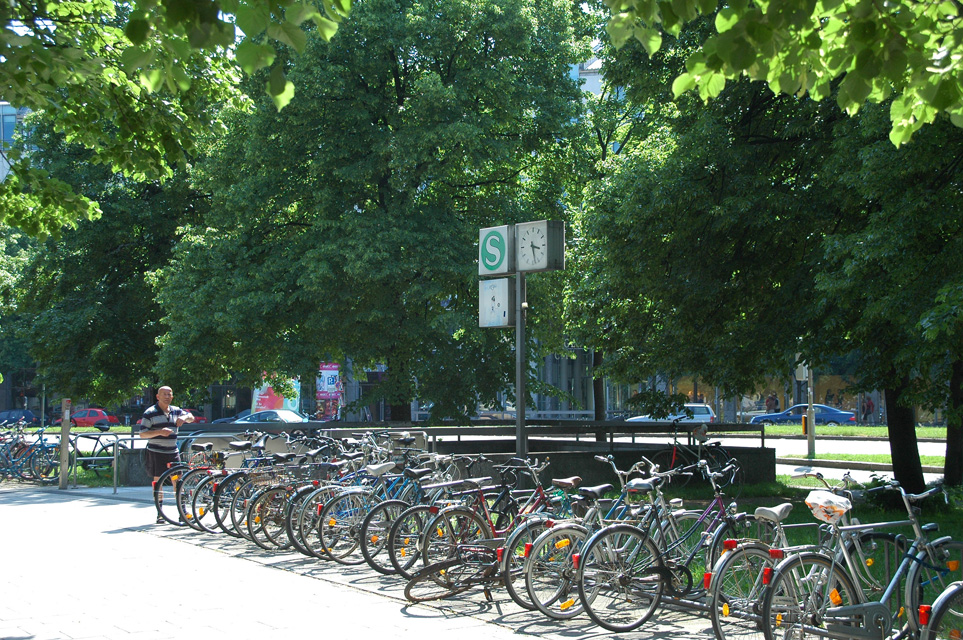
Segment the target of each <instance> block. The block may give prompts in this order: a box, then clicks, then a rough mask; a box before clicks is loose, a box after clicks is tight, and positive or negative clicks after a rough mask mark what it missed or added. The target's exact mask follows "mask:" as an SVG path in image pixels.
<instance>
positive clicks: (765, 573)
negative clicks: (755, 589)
mask: <svg viewBox="0 0 963 640" xmlns="http://www.w3.org/2000/svg"><path fill="white" fill-rule="evenodd" d="M771 581H772V567H766V568H765V569H763V570H762V583H763V584H769V583H770V582H771Z"/></svg>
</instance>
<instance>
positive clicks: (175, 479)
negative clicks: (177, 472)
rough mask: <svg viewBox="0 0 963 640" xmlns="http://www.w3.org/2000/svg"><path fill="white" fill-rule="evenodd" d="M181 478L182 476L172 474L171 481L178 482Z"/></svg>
mask: <svg viewBox="0 0 963 640" xmlns="http://www.w3.org/2000/svg"><path fill="white" fill-rule="evenodd" d="M180 479H181V477H180V476H171V482H177V481H178V480H180Z"/></svg>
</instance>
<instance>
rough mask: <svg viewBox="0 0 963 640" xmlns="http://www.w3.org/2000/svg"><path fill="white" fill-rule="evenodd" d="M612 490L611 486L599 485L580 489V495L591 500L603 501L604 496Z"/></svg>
mask: <svg viewBox="0 0 963 640" xmlns="http://www.w3.org/2000/svg"><path fill="white" fill-rule="evenodd" d="M612 489H613V487H612V485H610V484H599V485H596V486H594V487H579V489H578V494H579V495H580V496H582V497H584V498H588V499H589V500H601V499H602V496H604V495H605V494H606V492H608V491H611V490H612Z"/></svg>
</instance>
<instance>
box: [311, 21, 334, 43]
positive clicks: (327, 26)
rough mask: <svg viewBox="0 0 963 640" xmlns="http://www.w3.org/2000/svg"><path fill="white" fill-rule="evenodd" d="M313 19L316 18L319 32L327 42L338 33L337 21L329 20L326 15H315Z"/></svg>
mask: <svg viewBox="0 0 963 640" xmlns="http://www.w3.org/2000/svg"><path fill="white" fill-rule="evenodd" d="M312 19H313V20H314V24H315V26H317V27H318V34H320V36H321V37H322V38H324V40H325V41H326V42H329V41H330V40H331V38H333V37H334V35H335V34H336V33H338V23H337V22H333V21H331V20H328V19H327V18H325V17H324V16H320V15H319V16H315V17H314V18H312Z"/></svg>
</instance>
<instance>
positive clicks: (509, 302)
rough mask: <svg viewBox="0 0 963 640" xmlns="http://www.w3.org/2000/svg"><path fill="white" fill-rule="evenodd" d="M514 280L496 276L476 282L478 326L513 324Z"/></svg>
mask: <svg viewBox="0 0 963 640" xmlns="http://www.w3.org/2000/svg"><path fill="white" fill-rule="evenodd" d="M514 285H515V280H513V279H512V278H496V279H494V280H482V281H481V282H479V283H478V326H479V327H512V326H515V304H514V303H515V286H514Z"/></svg>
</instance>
